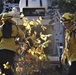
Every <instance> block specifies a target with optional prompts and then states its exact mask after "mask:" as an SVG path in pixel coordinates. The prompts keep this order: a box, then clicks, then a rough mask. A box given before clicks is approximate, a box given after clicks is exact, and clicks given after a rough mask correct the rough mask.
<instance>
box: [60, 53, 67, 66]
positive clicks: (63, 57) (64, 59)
mask: <svg viewBox="0 0 76 75" xmlns="http://www.w3.org/2000/svg"><path fill="white" fill-rule="evenodd" d="M61 63H62V64H63V65H66V64H67V63H68V60H67V56H65V55H64V54H62V56H61Z"/></svg>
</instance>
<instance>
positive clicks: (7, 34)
mask: <svg viewBox="0 0 76 75" xmlns="http://www.w3.org/2000/svg"><path fill="white" fill-rule="evenodd" d="M12 25H14V24H13V23H10V22H7V23H5V24H4V25H3V28H2V33H3V36H2V37H3V38H14V37H15V36H11V34H12ZM15 26H16V25H15ZM16 27H17V26H16ZM17 29H18V27H17Z"/></svg>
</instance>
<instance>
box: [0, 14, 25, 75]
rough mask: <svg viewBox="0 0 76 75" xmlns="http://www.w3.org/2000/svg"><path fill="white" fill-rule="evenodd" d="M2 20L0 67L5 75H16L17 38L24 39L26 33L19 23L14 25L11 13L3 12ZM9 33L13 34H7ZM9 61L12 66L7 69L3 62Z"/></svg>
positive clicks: (0, 29) (0, 28)
mask: <svg viewBox="0 0 76 75" xmlns="http://www.w3.org/2000/svg"><path fill="white" fill-rule="evenodd" d="M1 20H2V22H3V24H2V25H1V26H0V39H1V41H0V69H1V71H2V73H5V75H14V57H15V53H16V50H17V46H16V43H15V38H16V37H19V38H20V40H24V39H25V34H24V32H23V31H22V30H21V29H20V28H19V27H17V25H14V24H15V22H14V21H12V16H11V15H10V14H8V13H4V14H2V18H1ZM8 27H9V28H8ZM5 33H6V34H5ZM8 33H9V34H11V36H7V34H8ZM7 62H9V65H10V67H9V68H6V69H5V68H4V66H3V64H6V63H7Z"/></svg>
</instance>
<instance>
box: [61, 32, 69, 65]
mask: <svg viewBox="0 0 76 75" xmlns="http://www.w3.org/2000/svg"><path fill="white" fill-rule="evenodd" d="M67 41H68V33H67V32H66V34H65V48H64V50H63V53H62V57H61V62H62V64H63V65H64V64H65V60H66V59H67V57H68V48H67V45H68V44H67Z"/></svg>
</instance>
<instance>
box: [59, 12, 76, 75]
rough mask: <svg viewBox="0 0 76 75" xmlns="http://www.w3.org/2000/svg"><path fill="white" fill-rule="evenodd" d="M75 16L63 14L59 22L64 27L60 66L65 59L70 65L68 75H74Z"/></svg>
mask: <svg viewBox="0 0 76 75" xmlns="http://www.w3.org/2000/svg"><path fill="white" fill-rule="evenodd" d="M75 21H76V16H75V14H72V13H68V12H67V13H64V14H63V15H62V17H61V18H60V22H61V23H62V24H63V25H64V27H65V47H64V50H63V53H62V58H61V61H62V64H65V60H66V58H67V59H68V63H69V65H70V67H69V72H68V75H76V26H75Z"/></svg>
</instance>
